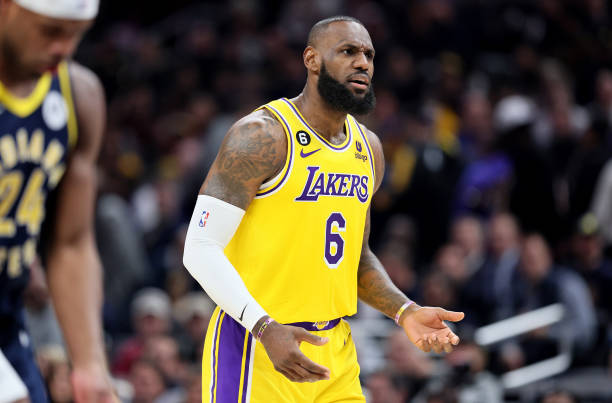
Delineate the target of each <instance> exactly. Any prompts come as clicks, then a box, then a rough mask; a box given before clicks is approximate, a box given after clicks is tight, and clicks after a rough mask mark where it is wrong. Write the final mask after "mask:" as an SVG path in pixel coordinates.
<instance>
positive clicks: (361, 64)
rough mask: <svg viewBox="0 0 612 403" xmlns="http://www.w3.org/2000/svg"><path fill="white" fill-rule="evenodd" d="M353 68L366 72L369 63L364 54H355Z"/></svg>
mask: <svg viewBox="0 0 612 403" xmlns="http://www.w3.org/2000/svg"><path fill="white" fill-rule="evenodd" d="M353 67H355V68H356V69H359V70H368V68H369V67H370V61H369V60H368V58H367V57H366V55H365V53H364V52H357V53H356V54H355V58H354V59H353Z"/></svg>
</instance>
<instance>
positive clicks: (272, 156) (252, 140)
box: [200, 109, 287, 210]
mask: <svg viewBox="0 0 612 403" xmlns="http://www.w3.org/2000/svg"><path fill="white" fill-rule="evenodd" d="M286 158H287V137H286V135H285V133H284V130H283V128H282V126H281V124H280V123H279V122H278V121H277V120H276V118H274V117H273V116H272V115H271V114H270V113H269V112H267V111H266V110H264V109H260V110H257V111H255V112H253V113H251V114H250V115H247V116H245V117H244V118H242V119H240V120H239V121H238V122H236V123H235V124H234V126H232V128H231V129H230V130H229V131H228V133H227V135H226V136H225V139H224V140H223V143H222V144H221V148H220V149H219V153H218V155H217V158H216V159H215V161H214V163H213V165H212V167H211V169H210V171H209V173H208V176H207V177H206V180H205V181H204V184H203V185H202V188H201V189H200V194H203V195H208V196H212V197H214V198H217V199H219V200H223V201H225V202H227V203H230V204H233V205H234V206H236V207H239V208H241V209H243V210H246V208H247V207H248V205H249V204H250V202H251V200H252V199H253V197H254V196H255V194H256V192H257V190H258V188H259V187H260V186H261V184H262V183H264V182H265V181H266V180H268V179H270V178H272V177H274V176H275V175H276V174H278V173H279V172H280V171H281V169H282V168H283V165H284V164H285V160H286Z"/></svg>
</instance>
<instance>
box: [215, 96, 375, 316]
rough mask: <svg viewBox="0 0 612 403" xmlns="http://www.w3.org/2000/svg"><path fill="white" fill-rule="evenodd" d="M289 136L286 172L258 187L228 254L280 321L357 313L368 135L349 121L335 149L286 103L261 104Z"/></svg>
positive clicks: (370, 172)
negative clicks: (341, 141)
mask: <svg viewBox="0 0 612 403" xmlns="http://www.w3.org/2000/svg"><path fill="white" fill-rule="evenodd" d="M262 108H265V109H266V110H268V111H269V112H271V113H272V114H273V115H274V116H275V117H276V119H278V121H279V122H280V123H281V124H282V126H283V127H284V129H285V133H286V135H287V142H288V147H287V160H286V162H285V166H284V167H283V170H282V171H281V172H280V174H279V175H277V176H276V177H275V178H274V179H272V180H271V181H269V182H267V183H265V184H263V185H262V187H261V188H260V190H259V192H258V193H257V195H256V197H255V198H254V199H253V201H252V203H251V205H250V206H249V207H248V209H247V211H246V214H245V216H244V218H243V219H242V222H241V224H240V226H239V227H238V230H237V231H236V234H235V235H234V238H233V239H232V241H231V242H230V243H229V245H228V246H227V248H226V249H225V253H226V255H227V257H228V258H229V260H230V261H231V263H232V264H233V265H234V267H235V268H236V270H237V271H238V272H239V273H240V276H241V277H242V279H243V280H244V282H245V284H246V286H247V288H248V290H249V291H250V292H251V294H252V295H253V297H254V298H255V300H256V301H258V302H259V304H261V306H262V307H263V308H264V309H265V310H266V311H267V312H268V313H269V314H270V315H271V316H272V317H273V318H274V319H276V320H277V321H279V322H281V323H292V322H301V321H310V322H315V321H325V320H331V319H335V318H338V317H342V316H348V315H353V314H354V313H355V312H356V310H357V267H358V265H359V258H360V254H361V246H362V243H363V231H364V225H365V218H366V212H367V209H368V206H369V204H370V199H371V197H372V193H373V190H374V178H375V174H374V161H373V159H372V151H371V147H370V144H369V143H368V140H367V136H366V133H365V128H363V127H361V126H360V125H359V123H357V121H356V120H355V118H353V117H352V116H350V115H348V116H347V118H346V121H345V126H344V127H345V133H346V134H347V136H346V140H345V141H344V142H343V143H342V144H339V145H334V144H331V143H330V142H328V141H327V140H326V139H325V138H324V137H323V136H321V135H319V134H318V133H317V132H315V131H314V130H313V129H312V127H310V126H309V124H308V122H307V121H306V120H305V119H304V117H303V116H302V115H301V114H300V112H299V111H298V109H297V108H296V106H295V105H294V104H293V103H292V102H291V101H289V100H287V99H285V98H283V99H279V100H276V101H273V102H270V103H269V104H266V105H264V106H263V107H262Z"/></svg>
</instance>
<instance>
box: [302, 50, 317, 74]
mask: <svg viewBox="0 0 612 403" xmlns="http://www.w3.org/2000/svg"><path fill="white" fill-rule="evenodd" d="M302 56H303V58H304V66H306V68H307V69H308V70H309V71H312V72H313V73H318V72H319V70H320V69H321V55H320V54H319V52H318V51H317V50H316V49H315V48H314V47H312V46H306V49H304V53H303V55H302Z"/></svg>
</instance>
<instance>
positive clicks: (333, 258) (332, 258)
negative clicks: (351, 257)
mask: <svg viewBox="0 0 612 403" xmlns="http://www.w3.org/2000/svg"><path fill="white" fill-rule="evenodd" d="M334 230H336V231H337V232H334ZM345 230H346V220H345V219H344V216H343V215H342V214H341V213H337V212H334V213H331V215H330V216H329V218H328V219H327V223H326V224H325V263H326V264H327V266H328V267H329V268H330V269H335V268H336V267H338V265H339V264H340V262H342V258H343V257H344V239H343V238H342V236H341V235H340V234H339V232H344V231H345Z"/></svg>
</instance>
